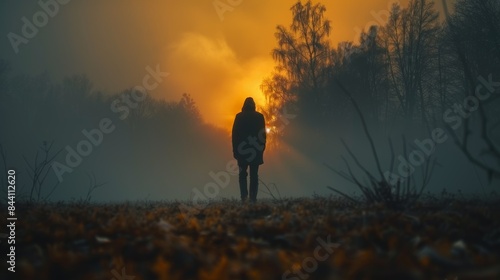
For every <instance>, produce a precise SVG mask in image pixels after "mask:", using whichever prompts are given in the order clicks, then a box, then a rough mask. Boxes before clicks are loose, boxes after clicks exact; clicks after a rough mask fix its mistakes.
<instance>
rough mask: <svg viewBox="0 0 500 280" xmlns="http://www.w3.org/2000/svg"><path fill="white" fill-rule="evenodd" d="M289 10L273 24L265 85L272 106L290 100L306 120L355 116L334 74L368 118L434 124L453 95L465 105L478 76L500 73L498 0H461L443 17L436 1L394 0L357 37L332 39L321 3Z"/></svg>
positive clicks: (449, 106)
mask: <svg viewBox="0 0 500 280" xmlns="http://www.w3.org/2000/svg"><path fill="white" fill-rule="evenodd" d="M332 8H334V7H332ZM450 8H451V7H450ZM291 11H292V18H293V22H292V24H291V25H290V27H289V28H286V27H284V26H281V25H279V26H278V27H277V31H276V33H275V35H276V39H277V47H276V48H275V49H274V50H273V52H272V55H273V57H274V59H275V61H276V64H277V66H276V71H275V73H274V74H273V75H271V76H270V77H269V78H268V79H266V80H265V81H264V83H263V90H264V92H265V94H266V96H267V98H268V102H269V104H270V105H271V107H274V108H273V109H276V107H282V106H295V107H297V108H298V111H299V112H300V113H301V115H303V116H304V117H305V118H308V119H309V121H310V122H311V123H315V124H329V125H331V124H334V123H337V124H341V123H345V122H346V121H349V120H351V119H352V118H353V117H356V116H354V115H353V110H352V106H351V104H350V102H349V101H348V100H347V98H346V96H345V95H344V94H343V93H342V91H341V90H340V89H339V88H338V84H337V83H336V82H335V81H340V82H341V83H342V84H343V86H345V87H346V88H347V89H349V91H350V92H351V93H352V95H353V97H354V98H355V100H356V101H357V103H358V104H359V106H360V107H361V108H362V111H363V112H364V114H365V115H366V118H368V119H370V120H372V121H373V122H378V123H384V124H386V125H393V122H395V121H398V120H404V121H405V122H410V123H416V124H424V125H431V126H432V125H436V123H439V122H441V121H442V120H443V114H444V113H445V112H446V111H447V110H448V109H453V106H454V104H455V103H458V104H461V105H464V99H465V98H466V97H467V96H469V95H471V94H475V89H476V87H477V86H479V85H481V83H482V82H484V81H483V80H487V81H488V79H489V77H490V76H492V79H493V80H495V78H496V79H498V78H499V76H498V74H499V73H500V71H499V70H500V64H499V62H500V20H499V19H500V3H499V2H498V1H495V0H486V1H483V0H458V1H456V2H455V8H454V12H453V13H452V14H451V15H450V16H449V18H448V20H446V15H441V16H440V15H439V13H438V11H437V9H436V4H435V3H434V2H433V1H429V0H410V1H409V3H408V6H407V7H405V8H403V7H401V6H400V5H399V4H398V3H395V4H394V5H393V6H392V8H391V10H390V11H387V14H388V15H389V17H388V20H387V22H386V23H385V25H382V26H372V27H370V28H369V30H364V31H363V33H362V34H361V37H360V40H359V43H358V44H355V43H353V42H342V43H340V44H338V46H337V47H333V46H332V44H331V38H330V32H331V29H332V28H335V27H334V26H333V27H332V26H331V24H330V21H329V20H328V19H326V18H325V15H324V13H325V11H326V7H325V6H324V5H322V4H313V3H311V1H308V2H307V3H305V4H304V3H302V2H301V1H298V2H297V3H296V4H295V5H294V6H293V7H292V9H291ZM468 76H470V77H468ZM481 77H482V78H481ZM484 87H485V88H487V87H488V85H484ZM487 90H491V86H490V87H489V88H487Z"/></svg>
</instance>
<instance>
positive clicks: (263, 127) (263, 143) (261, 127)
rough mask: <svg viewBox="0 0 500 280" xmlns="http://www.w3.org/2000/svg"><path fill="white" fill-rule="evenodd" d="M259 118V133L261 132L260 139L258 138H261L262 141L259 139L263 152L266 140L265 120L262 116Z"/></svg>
mask: <svg viewBox="0 0 500 280" xmlns="http://www.w3.org/2000/svg"><path fill="white" fill-rule="evenodd" d="M260 116H261V120H260V130H259V131H263V133H261V134H262V137H259V138H262V139H259V140H260V141H261V144H262V146H263V150H265V149H266V138H267V131H266V120H265V119H264V115H262V114H261V115H260Z"/></svg>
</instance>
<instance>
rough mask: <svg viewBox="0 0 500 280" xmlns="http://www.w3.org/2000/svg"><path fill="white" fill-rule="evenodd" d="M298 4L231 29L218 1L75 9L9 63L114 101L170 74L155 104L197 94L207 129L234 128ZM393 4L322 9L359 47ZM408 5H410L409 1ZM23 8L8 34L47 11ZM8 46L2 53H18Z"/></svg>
mask: <svg viewBox="0 0 500 280" xmlns="http://www.w3.org/2000/svg"><path fill="white" fill-rule="evenodd" d="M396 1H397V0H396ZM220 2H222V3H226V4H229V3H238V1H237V0H231V1H228V0H220ZM295 2H296V0H280V1H264V0H241V1H240V4H238V5H236V6H234V7H232V10H231V11H228V12H225V13H224V14H223V16H224V18H223V20H221V18H220V17H219V15H218V13H217V11H216V9H215V7H214V5H213V3H214V1H213V0H196V1H193V0H191V1H166V0H147V1H131V0H129V1H124V0H107V1H101V0H87V1H71V2H70V3H68V4H67V5H66V6H62V7H61V9H60V11H59V13H58V15H56V16H55V17H54V18H53V19H51V21H50V22H49V24H48V25H47V26H46V27H44V28H43V30H41V31H40V34H38V35H37V37H35V38H34V39H32V40H31V41H30V43H29V44H27V45H26V46H23V49H22V50H21V52H20V53H19V54H17V55H16V56H11V55H8V56H7V57H6V58H7V59H9V60H10V61H11V62H12V63H13V65H14V67H16V66H17V68H19V69H20V70H22V71H24V72H28V73H30V72H31V73H40V72H43V71H45V70H47V71H48V72H49V73H50V74H51V75H52V76H53V77H54V78H61V77H63V76H66V75H68V74H82V73H83V74H86V75H87V76H88V77H89V78H90V79H91V81H93V83H94V86H95V88H97V89H102V90H104V91H105V92H111V93H114V92H118V91H120V90H122V89H125V88H128V87H133V86H136V85H139V84H141V81H142V78H143V77H144V75H145V73H146V72H145V70H144V68H145V67H146V66H148V65H150V66H152V67H153V68H154V67H155V66H156V65H160V68H161V70H162V71H164V72H169V73H170V76H169V77H168V78H167V79H165V81H163V83H162V84H161V85H160V87H159V88H158V89H156V90H155V91H153V92H152V95H153V96H154V97H157V98H165V99H167V100H179V99H180V97H181V95H182V93H184V92H187V93H189V94H191V95H192V96H193V97H194V99H195V101H196V102H197V104H198V106H199V108H200V111H201V113H202V115H203V117H204V118H205V120H206V121H207V122H209V123H212V124H216V125H220V126H222V127H226V128H227V127H229V126H230V125H231V122H232V119H233V116H234V114H235V113H236V112H238V111H239V109H240V107H241V104H242V102H243V100H244V98H245V97H247V96H253V97H254V98H255V99H256V100H257V102H258V103H260V104H258V105H263V104H262V103H263V102H262V101H263V98H262V94H261V92H260V90H259V85H260V84H261V82H262V80H263V78H265V77H266V76H269V74H270V73H271V71H272V69H273V61H272V59H271V56H270V52H271V50H272V48H273V47H274V46H275V45H276V43H275V38H274V32H275V28H276V25H278V24H283V25H286V26H288V25H289V24H290V21H291V19H290V18H291V13H290V7H291V6H292V5H293V4H294V3H295ZM392 2H395V1H394V0H350V1H341V0H330V1H322V3H323V4H325V5H326V8H327V17H328V18H329V19H330V20H331V21H332V34H331V40H332V42H333V43H334V44H337V43H338V42H340V41H346V40H349V41H354V40H356V41H357V39H358V37H359V34H360V31H361V29H363V28H365V27H368V26H370V25H371V24H377V22H378V21H379V18H380V17H378V16H377V15H382V18H381V19H382V20H384V19H385V15H387V14H388V12H387V11H388V7H389V6H390V4H391V3H392ZM399 2H400V3H401V4H402V5H403V6H406V4H407V2H408V0H399ZM19 5H21V4H19ZM22 5H23V7H19V8H18V9H13V8H12V9H10V11H9V13H4V14H5V17H4V18H3V19H2V22H3V23H5V24H6V25H4V28H3V29H6V30H9V31H10V30H17V29H20V25H21V23H20V20H19V19H20V18H21V17H22V16H30V15H32V14H33V13H34V12H36V11H37V10H39V7H38V6H37V3H35V2H33V3H30V4H22ZM438 5H440V2H439V3H438ZM384 14H385V15H384ZM7 24H8V25H7ZM5 26H7V27H5ZM3 29H2V30H3ZM5 41H7V40H4V42H3V43H2V45H1V46H0V47H1V48H2V53H9V52H8V51H7V52H6V51H4V50H3V49H7V50H8V48H9V46H6V45H5V44H6V42H5ZM7 43H8V42H7ZM10 52H11V50H10Z"/></svg>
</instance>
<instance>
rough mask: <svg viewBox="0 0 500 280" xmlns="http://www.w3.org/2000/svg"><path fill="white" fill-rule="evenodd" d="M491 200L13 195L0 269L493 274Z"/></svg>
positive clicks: (313, 275)
mask: <svg viewBox="0 0 500 280" xmlns="http://www.w3.org/2000/svg"><path fill="white" fill-rule="evenodd" d="M499 202H500V199H498V197H491V198H490V199H488V200H484V199H483V200H480V199H467V200H466V199H459V198H457V197H431V196H427V197H424V198H423V199H421V200H420V202H419V203H418V204H417V205H416V206H415V207H413V208H412V209H411V210H406V211H393V210H389V209H387V208H386V207H384V206H382V205H371V206H360V205H352V204H350V203H348V202H347V201H345V200H343V199H340V198H333V197H330V198H326V197H313V198H300V199H282V200H261V201H259V202H257V203H256V204H244V205H242V204H241V203H240V202H239V201H234V200H221V201H214V202H210V203H208V204H207V205H202V206H198V207H196V208H191V207H186V206H185V205H182V204H181V203H179V202H129V203H121V204H93V203H45V204H20V205H16V206H17V207H16V208H17V212H18V213H17V216H18V221H17V223H16V247H15V252H16V267H15V270H16V272H15V273H12V272H9V271H7V267H8V266H7V264H6V262H5V261H3V262H2V264H1V265H0V266H1V269H2V272H1V273H0V278H2V279H116V280H121V279H124V280H125V279H128V280H132V279H136V280H138V279H294V280H297V279H406V280H408V279H410V280H411V279H441V280H444V279H449V280H450V279H458V280H463V279H500V278H499V277H500V204H499ZM3 207H4V209H6V206H5V205H3ZM0 218H1V219H2V220H4V221H5V220H6V214H5V213H4V212H2V215H0ZM2 231H3V230H2ZM0 237H1V238H0V240H1V243H0V245H1V250H0V251H1V252H2V255H3V256H4V257H3V258H5V252H8V250H9V247H8V245H7V244H6V240H7V234H2V235H1V236H0ZM1 275H7V277H8V278H5V277H3V276H1Z"/></svg>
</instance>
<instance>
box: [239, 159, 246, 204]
mask: <svg viewBox="0 0 500 280" xmlns="http://www.w3.org/2000/svg"><path fill="white" fill-rule="evenodd" d="M238 167H239V168H240V174H239V183H240V193H241V200H242V201H245V200H246V199H247V197H248V189H247V175H248V173H247V169H248V163H246V162H238Z"/></svg>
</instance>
